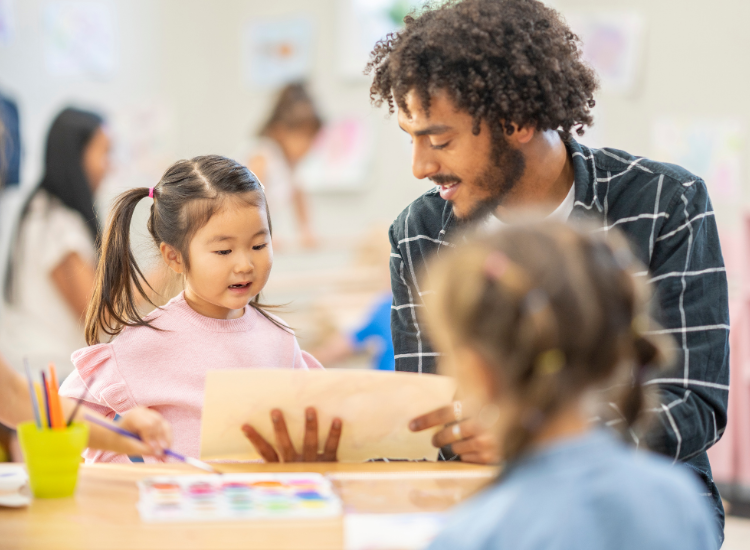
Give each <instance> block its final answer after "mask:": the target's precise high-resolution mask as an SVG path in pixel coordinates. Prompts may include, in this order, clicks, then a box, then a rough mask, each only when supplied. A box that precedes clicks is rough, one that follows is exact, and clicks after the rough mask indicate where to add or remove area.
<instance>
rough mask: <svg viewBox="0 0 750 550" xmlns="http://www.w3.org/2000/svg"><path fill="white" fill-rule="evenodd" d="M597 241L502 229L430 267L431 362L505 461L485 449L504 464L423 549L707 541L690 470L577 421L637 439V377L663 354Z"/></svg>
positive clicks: (710, 536) (697, 548)
mask: <svg viewBox="0 0 750 550" xmlns="http://www.w3.org/2000/svg"><path fill="white" fill-rule="evenodd" d="M607 237H608V241H605V240H604V236H603V235H602V234H601V233H600V234H599V236H596V237H592V236H590V235H589V234H588V233H583V232H581V231H578V230H576V229H574V228H572V227H570V226H567V225H564V224H562V223H556V222H545V223H542V224H538V225H534V226H531V225H529V226H526V225H519V226H508V227H507V228H504V229H502V230H501V231H499V232H497V233H495V234H491V235H489V236H485V237H482V238H480V239H478V240H476V241H474V242H469V243H467V244H466V245H465V246H462V247H460V248H456V249H452V250H449V251H447V252H442V253H441V256H440V258H438V260H437V261H435V262H434V263H433V264H431V266H430V269H429V277H428V278H427V280H426V282H427V286H426V287H425V286H424V285H423V288H429V290H430V292H429V299H430V300H429V303H427V306H428V307H427V311H426V313H427V316H426V320H427V322H428V326H429V327H430V329H431V331H432V333H433V334H432V335H433V341H434V342H435V343H436V344H439V348H440V351H442V352H443V353H444V354H445V355H444V357H443V362H442V368H444V369H446V370H447V371H448V372H450V373H452V374H454V375H455V376H456V377H457V379H458V381H459V387H460V391H461V392H462V395H464V396H465V398H466V400H465V401H464V404H465V405H466V409H468V411H471V412H473V418H474V420H473V421H474V422H476V423H478V424H480V425H482V426H483V427H484V428H485V429H487V430H488V431H489V433H494V434H495V435H496V436H497V438H499V441H500V447H499V448H500V453H501V456H499V457H488V458H493V459H495V460H497V459H503V460H505V461H506V464H505V467H504V469H503V471H502V473H501V476H500V479H499V480H498V481H497V483H496V484H495V485H493V486H491V487H489V488H488V489H486V490H485V491H484V492H482V493H481V494H479V495H477V496H475V497H474V498H473V499H471V500H469V501H467V502H465V503H464V504H462V505H461V507H460V508H459V509H457V511H456V512H455V514H454V516H453V517H452V519H451V520H450V521H449V523H448V525H447V527H446V529H445V530H444V531H443V532H442V533H441V534H439V535H438V536H437V538H436V539H435V540H434V541H433V543H432V546H431V547H430V548H432V549H433V550H438V549H439V550H443V549H451V550H452V549H455V548H462V549H466V550H472V549H490V548H493V549H495V548H496V549H513V550H531V549H534V550H537V549H538V550H542V549H545V550H546V549H550V548H555V549H559V550H563V549H566V550H567V549H569V550H587V549H590V550H594V549H596V550H599V549H602V548H620V549H633V550H668V549H674V550H678V549H679V550H692V549H694V550H705V549H709V548H715V547H716V540H717V537H716V535H715V533H714V529H715V526H714V523H713V519H712V516H711V514H710V511H709V510H708V509H707V507H706V504H705V503H704V502H703V499H702V497H701V496H700V493H701V492H702V491H704V489H701V486H700V484H699V482H698V479H697V478H696V477H695V476H694V475H693V474H690V473H688V472H689V470H688V469H687V468H685V467H684V466H682V465H681V464H678V465H675V466H673V465H672V464H671V463H670V462H669V461H667V460H666V459H665V458H663V457H660V456H657V455H655V454H651V453H649V452H646V451H644V452H638V453H636V452H635V450H634V449H631V448H628V447H627V446H626V445H625V444H624V443H622V442H621V441H619V440H618V438H617V437H616V436H615V434H614V433H613V432H612V431H611V430H610V429H609V428H605V427H603V426H602V427H596V426H595V425H593V424H592V423H591V422H590V420H589V419H590V418H593V417H594V416H599V417H600V418H601V419H602V420H603V421H607V420H609V422H607V424H608V425H613V426H614V427H615V428H620V429H621V430H623V431H630V432H631V433H634V434H637V433H638V432H639V430H640V428H641V427H642V421H643V420H644V418H643V416H642V413H641V411H642V409H643V404H644V394H643V383H644V381H645V379H646V376H647V374H648V371H649V370H650V369H651V368H652V367H655V366H657V365H659V364H660V363H663V362H664V360H665V355H664V352H663V349H666V348H662V347H661V345H660V343H659V342H657V341H655V340H653V337H652V336H650V335H649V332H648V331H649V324H650V321H649V319H648V317H647V315H646V313H645V300H646V298H647V296H646V295H645V292H644V288H641V286H640V284H638V281H636V279H635V278H634V277H632V273H633V272H635V271H637V270H640V268H639V267H638V266H636V265H633V264H634V261H633V259H632V256H631V254H630V251H629V249H628V248H627V245H626V244H625V243H624V242H623V241H622V240H621V239H620V238H618V235H616V234H613V233H612V232H609V234H608V235H607ZM608 242H609V243H613V244H612V245H610V244H608ZM425 294H427V293H425ZM608 401H611V403H609V404H607V402H608ZM608 412H609V413H613V414H607V413H608ZM602 424H603V422H602ZM463 425H464V424H459V423H456V424H454V430H456V431H458V432H460V431H461V430H462V426H463ZM641 433H642V432H641ZM458 435H459V434H456V436H457V437H458ZM636 440H637V439H636ZM436 444H441V443H440V442H436ZM468 444H469V443H467V442H465V441H463V442H462V441H459V442H458V443H456V444H454V449H453V450H454V452H456V453H459V454H461V455H462V456H464V455H465V454H466V453H469V454H470V453H471V449H465V448H457V447H459V446H460V445H468Z"/></svg>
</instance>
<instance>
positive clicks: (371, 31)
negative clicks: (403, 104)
mask: <svg viewBox="0 0 750 550" xmlns="http://www.w3.org/2000/svg"><path fill="white" fill-rule="evenodd" d="M422 3H423V1H420V0H339V10H338V11H339V14H338V29H339V32H338V35H339V37H338V38H339V40H338V48H337V49H338V55H339V72H340V74H341V75H342V76H344V77H346V78H359V79H361V78H363V74H362V71H363V70H364V68H365V65H366V64H367V61H368V60H369V58H370V52H371V51H372V49H373V47H374V46H375V43H376V42H377V41H378V40H380V39H381V38H384V37H385V36H386V35H387V34H388V33H390V32H394V31H397V30H398V29H400V28H401V26H402V25H403V20H404V17H405V16H406V15H407V14H408V13H409V12H410V11H411V10H412V9H414V8H415V7H417V6H419V5H421V4H422Z"/></svg>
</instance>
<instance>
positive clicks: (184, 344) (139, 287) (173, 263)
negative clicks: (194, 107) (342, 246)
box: [60, 156, 322, 462]
mask: <svg viewBox="0 0 750 550" xmlns="http://www.w3.org/2000/svg"><path fill="white" fill-rule="evenodd" d="M144 198H153V204H152V206H151V215H150V218H149V220H148V230H149V233H150V234H151V237H152V238H153V241H154V243H155V244H156V246H157V247H158V249H159V251H160V253H161V256H162V258H163V259H164V261H165V262H166V264H167V265H168V266H169V267H170V268H171V269H172V270H173V271H175V272H176V273H179V274H181V276H182V277H183V280H184V286H185V290H184V291H183V292H182V293H181V294H180V295H179V296H177V297H176V298H174V299H172V300H171V301H170V302H169V303H168V304H166V305H165V306H164V307H162V308H158V309H156V310H154V311H153V312H152V313H150V314H149V315H147V316H145V317H142V316H141V315H140V313H139V311H138V304H137V298H136V295H135V293H136V291H137V292H138V293H139V294H140V295H141V297H143V298H144V299H147V300H148V296H147V294H146V292H145V289H144V277H143V274H142V272H141V270H140V268H139V267H138V265H137V264H136V262H135V258H134V256H133V253H132V251H131V248H130V223H131V219H132V217H133V212H134V210H135V208H136V206H137V204H138V203H139V202H140V201H141V199H144ZM272 264H273V251H272V247H271V220H270V216H269V213H268V209H267V207H266V200H265V195H264V193H263V190H262V186H261V184H260V182H259V181H258V180H257V178H256V177H255V176H254V174H253V173H252V172H250V171H249V170H248V169H247V168H245V167H244V166H242V165H240V164H238V163H236V162H235V161H232V160H229V159H226V158H224V157H220V156H203V157H196V158H194V159H191V160H183V161H180V162H177V163H176V164H174V165H173V166H172V167H170V168H169V169H168V170H167V171H166V173H165V174H164V176H163V177H162V179H161V181H160V182H159V183H158V184H157V185H156V186H155V187H152V188H150V189H149V188H145V187H141V188H136V189H131V190H130V191H126V192H125V193H123V194H122V195H120V196H119V197H118V198H117V200H116V201H115V204H114V207H113V209H112V212H111V214H110V218H109V222H108V224H107V228H106V231H105V234H104V238H103V241H102V252H101V258H100V261H99V266H98V269H97V275H96V288H95V291H94V297H93V299H92V302H91V304H90V306H89V309H88V313H87V316H86V341H87V343H88V344H89V347H87V348H83V349H81V350H78V351H77V352H75V353H74V354H73V357H72V360H73V363H74V365H75V367H76V371H75V372H73V374H71V375H70V377H68V379H67V380H65V382H64V383H63V385H62V388H61V391H60V393H61V394H62V395H67V396H75V397H78V396H79V394H80V392H81V390H82V389H83V387H84V386H85V387H86V388H87V389H88V393H89V397H88V398H87V400H88V401H89V403H90V404H91V405H92V408H94V409H95V410H97V411H98V412H100V413H102V414H104V415H106V416H109V417H112V416H114V415H115V413H117V414H123V413H125V412H127V411H129V410H131V409H133V408H135V407H137V406H143V407H148V408H151V409H153V410H155V411H157V412H159V413H161V414H162V415H163V416H164V418H165V419H166V420H167V421H169V422H170V423H171V425H172V430H173V437H174V444H173V446H172V449H173V450H175V451H177V452H179V453H182V454H185V455H187V456H192V457H197V456H198V455H199V447H200V421H201V407H202V405H203V389H204V385H205V378H206V373H207V371H208V370H210V369H244V368H289V369H308V368H322V367H321V365H320V363H318V362H317V361H316V360H315V359H314V358H313V357H312V356H311V355H309V354H307V353H305V352H303V351H301V350H300V348H299V344H298V343H297V340H296V338H295V337H294V334H293V333H292V332H291V330H290V329H289V328H288V327H287V326H286V325H284V324H283V323H282V322H281V321H280V320H278V319H277V318H276V317H273V316H271V315H270V314H269V313H267V312H266V311H265V310H264V308H263V306H262V305H261V304H260V303H259V293H260V292H261V290H262V289H263V287H264V286H265V284H266V282H267V281H268V277H269V274H270V272H271V265H272ZM102 333H104V334H106V335H109V336H110V337H115V338H113V339H112V341H111V342H109V343H99V338H100V335H101V334H102ZM238 429H239V426H238ZM86 458H87V461H113V462H114V461H123V462H124V461H127V460H128V459H127V457H125V456H123V455H115V454H113V453H101V452H93V451H90V450H89V451H87V453H86Z"/></svg>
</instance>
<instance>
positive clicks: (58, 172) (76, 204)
mask: <svg viewBox="0 0 750 550" xmlns="http://www.w3.org/2000/svg"><path fill="white" fill-rule="evenodd" d="M103 123H104V119H103V118H102V117H101V116H99V115H98V114H96V113H92V112H89V111H82V110H79V109H74V108H72V107H68V108H66V109H63V111H62V112H60V114H58V115H57V117H55V120H54V121H53V122H52V126H50V129H49V133H48V134H47V145H46V150H45V155H44V176H43V177H42V181H41V182H40V183H39V185H38V186H37V188H36V189H35V190H34V191H33V192H32V193H31V194H30V195H29V198H28V199H27V200H26V202H25V203H24V205H23V208H22V209H21V215H20V217H19V220H18V224H17V225H16V231H15V236H14V239H13V241H14V248H15V249H17V245H18V242H17V240H18V237H19V235H20V228H21V227H22V225H23V222H24V220H25V219H26V216H27V215H28V213H29V205H30V204H31V201H32V200H33V199H34V197H36V195H37V194H38V193H39V192H41V191H46V192H47V193H49V195H50V196H52V197H55V198H56V199H58V200H59V201H60V202H62V203H63V204H64V205H65V206H67V207H68V208H70V209H71V210H74V211H76V212H77V213H78V214H80V216H81V218H82V219H83V221H84V222H86V226H87V227H88V230H89V233H90V234H91V239H92V240H93V241H94V242H98V240H99V236H100V234H101V228H100V226H99V221H98V219H97V216H96V208H95V207H94V193H93V191H92V190H91V185H90V182H89V181H88V178H87V177H86V173H85V172H84V170H83V154H84V151H85V149H86V146H87V145H88V144H89V142H90V141H91V138H92V137H93V135H94V133H95V132H96V131H97V130H98V129H99V128H100V127H101V126H102V124H103ZM16 256H17V255H16V253H15V251H14V252H13V253H12V254H11V255H10V262H11V263H10V265H9V266H8V271H7V276H6V280H5V297H6V300H7V301H8V302H12V300H13V289H12V286H13V271H14V270H13V264H14V263H15V262H14V259H15V258H16Z"/></svg>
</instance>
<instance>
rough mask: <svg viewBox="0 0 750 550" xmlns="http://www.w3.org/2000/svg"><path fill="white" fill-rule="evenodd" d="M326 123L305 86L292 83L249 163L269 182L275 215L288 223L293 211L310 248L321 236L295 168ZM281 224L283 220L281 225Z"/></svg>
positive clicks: (260, 134) (301, 238) (301, 239)
mask: <svg viewBox="0 0 750 550" xmlns="http://www.w3.org/2000/svg"><path fill="white" fill-rule="evenodd" d="M322 124H323V122H322V120H321V118H320V116H319V115H318V112H317V110H316V108H315V104H314V103H313V101H312V98H311V97H310V95H309V94H308V93H307V90H306V89H305V86H304V85H303V84H289V85H288V86H286V87H285V88H283V89H282V90H281V92H280V93H279V96H278V99H277V100H276V104H275V105H274V108H273V110H272V111H271V115H270V117H269V118H268V120H267V121H266V122H265V124H264V125H263V127H262V128H261V130H260V132H258V139H257V141H256V142H255V143H254V144H252V146H251V151H250V154H249V155H248V157H247V165H248V167H249V168H250V170H252V171H253V172H254V173H255V174H256V175H257V176H258V179H260V181H262V182H263V183H264V184H265V186H266V196H267V197H268V204H269V205H270V208H271V209H272V210H273V212H274V219H275V220H277V222H278V221H279V220H280V221H281V226H284V225H285V221H286V220H285V217H288V213H292V212H293V214H294V218H296V224H297V228H298V234H299V242H300V243H301V244H302V246H304V247H306V248H311V247H314V246H316V244H317V237H316V235H315V232H314V230H313V228H312V222H311V220H310V208H309V205H308V198H307V194H306V193H305V191H304V190H303V189H302V187H301V186H300V185H299V183H298V181H297V178H296V173H295V172H296V169H297V165H298V164H299V162H300V160H302V158H303V157H304V156H305V155H306V154H307V153H308V151H310V148H311V147H312V145H313V142H314V141H315V137H316V136H317V135H318V132H319V131H320V128H321V126H322ZM278 226H279V223H277V229H278ZM282 239H283V237H282ZM275 240H276V241H278V236H277V237H276V239H275ZM283 242H284V240H282V241H281V243H283ZM276 244H277V245H278V244H279V242H277V243H276Z"/></svg>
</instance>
